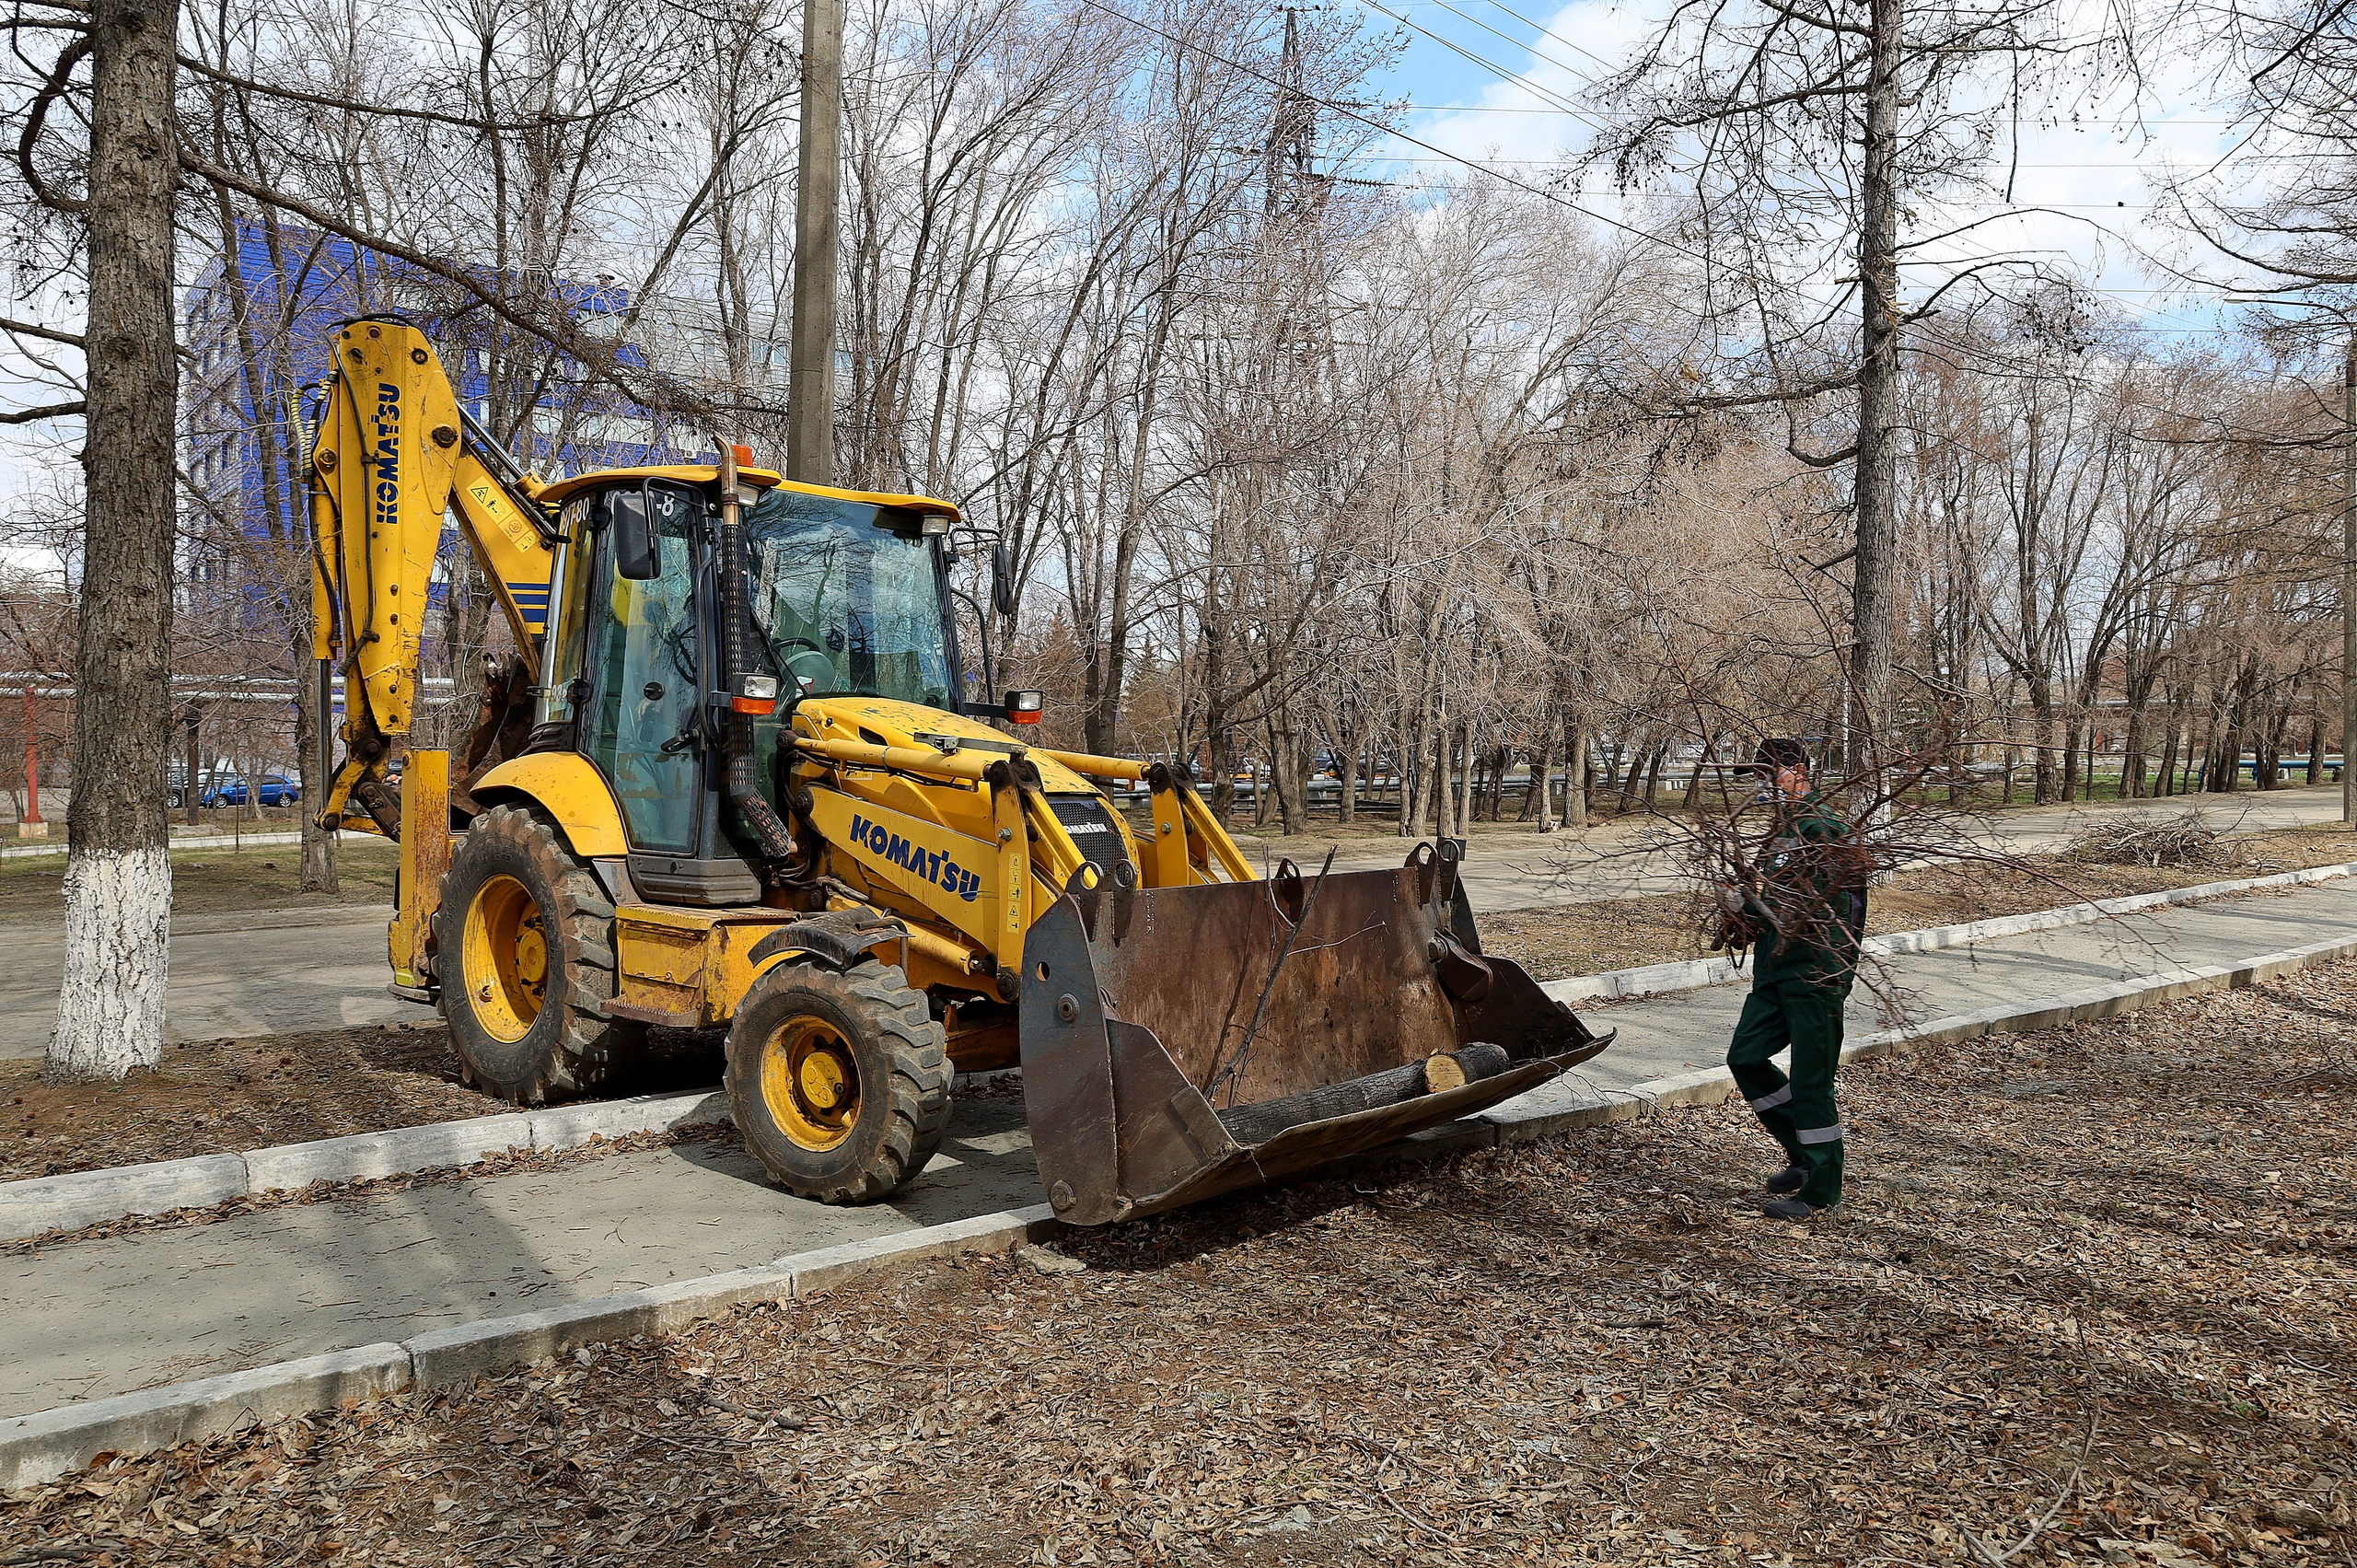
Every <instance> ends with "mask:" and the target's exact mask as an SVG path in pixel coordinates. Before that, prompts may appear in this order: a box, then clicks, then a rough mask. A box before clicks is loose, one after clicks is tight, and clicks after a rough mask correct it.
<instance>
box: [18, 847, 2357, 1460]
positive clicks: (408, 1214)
mask: <svg viewBox="0 0 2357 1568" xmlns="http://www.w3.org/2000/svg"><path fill="white" fill-rule="evenodd" d="M2335 932H2350V933H2357V887H2352V886H2351V885H2350V884H2348V883H2345V882H2342V883H2331V884H2326V885H2322V886H2318V887H2315V888H2309V889H2300V890H2298V891H2295V892H2292V893H2288V894H2280V895H2259V896H2254V897H2250V898H2245V899H2239V900H2230V901H2223V902H2217V903H2211V904H2203V905H2199V906H2195V907H2192V908H2185V909H2177V910H2170V911H2166V912H2161V913H2159V914H2157V915H2154V916H2145V917H2138V918H2137V920H2136V921H2135V923H2132V924H2130V923H2115V924H2109V925H2101V926H2082V927H2076V928H2072V929H2066V930H2062V931H2056V932H2048V933H2043V934H2041V935H2036V936H2031V937H2025V938H2019V939H2015V940H2012V941H2006V942H1996V943H1989V944H1985V945H1983V946H1981V947H1977V948H1971V949H1948V950H1945V951H1941V952H1933V953H1922V954H1913V955H1909V956H1907V957H1904V958H1898V959H1897V960H1895V961H1894V962H1893V963H1892V965H1891V967H1890V970H1889V972H1888V975H1887V977H1886V978H1887V981H1889V982H1890V983H1891V984H1892V985H1894V986H1896V987H1898V988H1899V989H1900V990H1902V991H1903V992H1904V993H1906V994H1907V995H1908V997H1909V998H1910V1000H1911V1003H1912V1005H1913V1007H1914V1009H1915V1010H1916V1012H1917V1014H1918V1016H1924V1017H1932V1016H1943V1015H1946V1014H1950V1013H1956V1012H1962V1011H1968V1010H1971V1009H1974V1008H1978V1007H1982V1006H1986V1005H1990V1004H1991V1003H1992V1002H1995V1001H1999V1000H2024V999H2028V998H2034V997H2038V996H2043V995H2050V994H2054V993H2060V992H2064V991H2070V990H2075V989H2078V988H2081V987H2084V986H2086V985H2090V984H2094V983H2096V982H2098V981H2113V980H2119V979H2121V978H2124V977H2128V976H2133V975H2137V974H2142V973H2149V972H2153V971H2154V970H2163V969H2171V968H2177V967H2182V966H2184V965H2188V964H2195V963H2203V962H2214V961H2218V960H2220V959H2225V958H2248V957H2254V956H2257V955H2258V954H2262V953H2269V952H2275V951H2279V950H2281V949H2282V948H2285V947H2295V946H2298V945H2299V944H2301V943H2304V942H2312V941H2317V940H2321V939H2322V938H2324V937H2325V936H2327V935H2331V934H2332V933H2335ZM1742 989H1743V988H1742V987H1741V986H1740V985H1734V986H1721V987H1716V988H1713V989H1711V990H1707V991H1701V992H1692V993H1684V994H1680V995H1676V996H1669V997H1663V998H1659V999H1656V1000H1654V1001H1650V1002H1636V1003H1629V1004H1623V1005H1618V1006H1612V1007H1599V1008H1594V1009H1593V1010H1592V1011H1591V1013H1590V1016H1591V1017H1592V1018H1594V1019H1596V1020H1599V1021H1603V1022H1608V1023H1609V1024H1611V1025H1613V1026H1615V1027H1618V1028H1620V1030H1621V1038H1620V1043H1619V1044H1617V1045H1616V1046H1615V1047H1614V1048H1613V1049H1612V1050H1611V1051H1608V1052H1607V1053H1606V1054H1605V1055H1603V1056H1602V1057H1599V1058H1597V1059H1596V1061H1595V1062H1593V1063H1589V1064H1588V1065H1587V1067H1586V1068H1585V1069H1584V1070H1583V1077H1584V1078H1585V1081H1586V1082H1587V1083H1588V1084H1589V1085H1590V1086H1594V1087H1599V1088H1603V1087H1625V1086H1628V1085H1630V1084H1632V1083H1635V1082H1639V1081H1641V1080H1643V1079H1646V1078H1652V1077H1658V1076H1662V1075H1664V1074H1674V1073H1678V1072H1683V1071H1685V1070H1687V1069H1689V1067H1694V1066H1702V1065H1711V1064H1714V1063H1715V1062H1716V1061H1717V1060H1718V1059H1719V1054H1720V1052H1721V1051H1722V1050H1723V1049H1724V1041H1725V1040H1726V1037H1727V1033H1728V1029H1729V1027H1730V1025H1731V1024H1732V1022H1733V1019H1734V1015H1735V1012H1736V1008H1737V1007H1738V1006H1739V1005H1741V1001H1742ZM1876 1014H1877V1006H1876V1003H1875V998H1874V997H1872V996H1871V995H1869V994H1867V993H1865V992H1864V990H1863V989H1862V991H1861V993H1860V994H1859V996H1858V997H1857V998H1856V999H1855V1001H1854V1002H1853V1004H1852V1028H1855V1029H1860V1030H1864V1029H1871V1028H1880V1027H1883V1020H1882V1019H1881V1018H1879V1017H1878V1016H1876ZM1537 1092H1538V1093H1539V1094H1542V1095H1543V1094H1546V1093H1548V1090H1547V1089H1545V1088H1542V1089H1540V1090H1538V1091H1537ZM1021 1114H1022V1113H1021V1101H1020V1099H1019V1098H1018V1097H1017V1096H1016V1094H1014V1093H1013V1092H1011V1091H1010V1090H1009V1089H1007V1088H1004V1087H1000V1086H993V1088H992V1089H991V1090H989V1091H986V1092H982V1093H979V1094H975V1095H972V1096H970V1097H967V1098H961V1100H960V1101H959V1103H958V1108H957V1110H956V1113H955V1116H954V1117H953V1120H952V1122H951V1126H950V1131H949V1139H948V1142H947V1144H946V1145H945V1152H946V1155H947V1156H949V1158H948V1159H947V1160H942V1159H936V1160H935V1164H934V1166H933V1167H931V1168H929V1169H928V1170H927V1171H926V1173H925V1174H924V1176H923V1177H922V1178H921V1179H919V1180H918V1182H916V1183H915V1184H914V1185H912V1186H911V1188H909V1189H908V1190H907V1191H904V1192H903V1194H902V1195H901V1197H900V1200H898V1201H896V1202H892V1203H890V1204H887V1205H880V1206H877V1207H872V1208H865V1209H841V1208H829V1207H827V1206H825V1205H822V1204H818V1203H810V1202H802V1201H800V1200H798V1199H795V1198H792V1197H789V1196H786V1195H785V1194H784V1193H781V1192H778V1191H775V1190H773V1189H772V1188H769V1187H766V1186H764V1185H761V1183H760V1182H759V1181H758V1180H757V1179H755V1176H754V1173H753V1171H752V1169H751V1168H750V1167H749V1164H748V1163H747V1161H746V1160H745V1158H744V1156H742V1155H741V1154H740V1153H739V1152H737V1148H736V1145H735V1144H733V1143H726V1142H723V1143H710V1144H686V1145H681V1146H678V1147H673V1148H667V1149H656V1150H651V1151H645V1152H640V1153H633V1154H620V1155H611V1156H604V1157H602V1158H595V1159H590V1160H586V1161H584V1162H581V1163H578V1164H575V1165H571V1166H563V1167H556V1168H553V1169H542V1170H533V1171H524V1172H519V1173H516V1174H513V1175H507V1176H501V1177H493V1178H489V1179H478V1180H468V1181H456V1182H446V1183H437V1184H434V1185H428V1186H422V1187H417V1188H412V1189H409V1190H406V1191H389V1192H381V1193H377V1194H375V1195H372V1196H367V1197H361V1198H353V1199H347V1200H344V1201H343V1202H328V1203H314V1204H308V1205H299V1206H289V1207H285V1208H279V1209H272V1210H266V1211H262V1212H260V1213H256V1214H246V1215H242V1216H239V1217H236V1218H232V1219H226V1220H223V1221H220V1222H218V1223H215V1224H212V1225H193V1226H186V1227H180V1228H175V1229H168V1230H159V1231H153V1232H147V1233H145V1234H133V1235H126V1236H121V1237H111V1238H103V1239H99V1240H93V1241H86V1242H80V1243H75V1244H72V1245H68V1246H61V1247H55V1248H52V1249H46V1250H44V1251H41V1252H38V1253H35V1254H33V1255H31V1256H29V1257H23V1258H18V1259H14V1260H11V1261H10V1263H9V1266H8V1268H7V1269H6V1270H5V1271H0V1321H5V1322H6V1323H7V1324H8V1325H9V1347H8V1349H9V1353H8V1354H7V1355H6V1357H5V1358H0V1414H18V1413H22V1412H24V1411H32V1410H40V1409H46V1408H48V1407H50V1406H52V1405H57V1404H61V1403H65V1402H69V1401H72V1400H80V1399H87V1398H94V1397H99V1396H103V1395H107V1394H112V1393H120V1392H123V1391H125V1390H128V1389H131V1388H140V1387H145V1386H148V1385H151V1384H155V1383H161V1382H168V1381H172V1380H175V1379H178V1378H183V1377H189V1376H204V1375H207V1374H211V1373H215V1372H223V1371H229V1370H233V1369H235V1368H238V1367H241V1366H250V1365H260V1364H261V1363H264V1362H268V1361H273V1360H282V1359H284V1358H287V1357H290V1356H296V1355H306V1354H311V1353H317V1352H320V1351H325V1350H331V1349H337V1348H342V1347H345V1346H350V1345H357V1344H366V1343H370V1342H376V1341H379V1340H386V1339H393V1338H399V1337H401V1336H404V1335H407V1334H411V1333H414V1332H417V1331H420V1330H424V1329H428V1328H435V1327H440V1326H444V1325H447V1324H450V1323H456V1322H462V1321H468V1320H471V1319H474V1318H486V1317H496V1316H499V1315H502V1314H505V1313H508V1312H513V1311H517V1310H520V1309H527V1308H530V1307H544V1306H550V1305H553V1304H555V1303H558V1302H562V1301H570V1300H576V1299H586V1298H589V1297H594V1296H598V1295H608V1294H610V1293H612V1292H615V1291H621V1290H629V1289H634V1288H638V1287H641V1286H644V1285H646V1284H650V1283H659V1282H661V1281H665V1280H670V1279H681V1278H688V1277H692V1276H694V1275H698V1274H705V1273H711V1272H718V1271H723V1270H727V1269H733V1268H742V1267H747V1266H750V1265H756V1264H761V1263H765V1262H767V1261H769V1260H772V1259H773V1258H776V1257H779V1256H781V1255H784V1254H785V1253H788V1252H794V1251H799V1250H801V1249H806V1248H810V1247H819V1246H825V1245H829V1244H830V1243H833V1242H837V1241H842V1240H848V1239H853V1238H856V1237H864V1236H873V1235H878V1234H886V1233H889V1232H892V1231H895V1230H900V1229H904V1228H908V1227H911V1226H914V1225H925V1224H931V1223H935V1222H937V1221H940V1220H944V1219H949V1218H955V1217H958V1216H961V1215H967V1214H986V1213H992V1212H994V1211H998V1210H1003V1209H1006V1208H1010V1207H1016V1206H1019V1205H1021V1204H1025V1203H1030V1202H1037V1201H1038V1199H1039V1193H1038V1188H1037V1182H1036V1178H1035V1177H1034V1175H1033V1173H1032V1167H1031V1163H1030V1158H1029V1143H1030V1140H1029V1135H1028V1132H1026V1130H1025V1129H1024V1127H1023V1125H1022V1122H1021Z"/></svg>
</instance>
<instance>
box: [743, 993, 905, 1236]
mask: <svg viewBox="0 0 2357 1568" xmlns="http://www.w3.org/2000/svg"><path fill="white" fill-rule="evenodd" d="M804 1015H811V1016H817V1017H818V1018H819V1019H821V1020H823V1021H825V1022H826V1023H828V1024H830V1025H831V1026H832V1027H833V1028H834V1030H835V1032H837V1033H838V1034H840V1035H841V1036H842V1039H843V1040H845V1041H846V1042H847V1043H848V1044H849V1045H850V1047H851V1049H852V1051H853V1060H854V1064H855V1065H856V1067H857V1069H858V1073H859V1086H860V1098H859V1110H858V1114H857V1117H856V1118H855V1120H854V1121H853V1123H852V1126H851V1131H850V1133H849V1135H848V1136H846V1137H845V1138H844V1139H843V1141H842V1143H840V1144H836V1145H835V1146H833V1147H832V1148H828V1149H811V1148H807V1147H805V1146H804V1145H803V1144H799V1143H796V1142H795V1140H794V1139H793V1138H792V1137H791V1136H789V1135H788V1134H787V1132H786V1131H785V1129H784V1127H782V1126H780V1125H779V1124H778V1121H777V1119H776V1118H775V1117H774V1116H773V1115H772V1113H771V1110H770V1108H769V1104H768V1102H767V1101H766V1100H765V1099H764V1098H763V1097H762V1094H761V1051H762V1050H763V1048H764V1046H765V1045H766V1044H767V1042H768V1041H769V1040H770V1039H771V1038H772V1036H773V1035H774V1034H776V1033H777V1031H778V1030H779V1029H781V1028H784V1026H785V1025H786V1024H787V1023H788V1022H789V1021H790V1020H792V1019H794V1018H795V1017H798V1016H804ZM950 1076H951V1069H950V1066H949V1040H948V1036H947V1034H946V1031H945V1030H944V1029H943V1028H942V1027H941V1025H940V1023H939V1022H938V1021H937V1020H936V1019H935V1017H934V1016H933V1011H932V1009H931V1008H930V1007H929V1006H927V1005H926V1003H925V998H924V993H923V992H919V991H911V989H909V983H908V977H907V976H906V975H904V974H902V973H901V971H900V970H899V969H898V968H897V967H895V966H892V965H888V964H879V963H862V964H855V965H853V967H852V968H851V969H850V970H844V971H837V970H830V969H828V968H826V967H825V966H823V965H820V964H817V963H808V962H795V961H792V960H789V961H788V962H786V963H784V964H780V965H778V966H777V967H776V968H774V969H772V970H767V971H765V972H764V973H763V974H762V975H761V978H760V979H759V980H757V981H754V982H753V985H752V989H751V990H749V991H748V992H747V993H745V999H744V1000H743V1001H742V1002H741V1003H739V1004H738V1005H737V1016H736V1017H735V1018H734V1019H733V1020H731V1022H730V1025H729V1029H728V1072H727V1088H728V1102H729V1105H730V1106H731V1107H732V1108H733V1110H734V1114H735V1117H736V1121H737V1133H738V1135H739V1136H741V1137H742V1138H743V1139H744V1140H745V1146H746V1147H747V1148H748V1149H749V1150H751V1151H752V1154H753V1157H754V1158H755V1159H758V1160H759V1161H761V1168H762V1169H764V1170H766V1171H768V1172H769V1174H770V1177H771V1179H772V1180H774V1181H775V1182H776V1183H777V1184H778V1185H779V1186H781V1187H784V1188H785V1189H786V1190H787V1191H791V1192H795V1193H797V1194H799V1195H800V1196H802V1197H805V1198H816V1199H819V1201H820V1202H828V1203H872V1202H875V1201H876V1200H877V1199H879V1198H883V1197H887V1196H888V1195H890V1194H891V1193H893V1192H895V1191H899V1190H900V1188H901V1187H903V1186H905V1185H907V1184H908V1182H909V1181H910V1180H911V1179H913V1178H914V1177H915V1176H916V1174H917V1173H918V1172H919V1171H921V1170H923V1168H924V1167H925V1162H926V1161H927V1160H929V1159H931V1158H932V1157H933V1155H934V1151H935V1149H937V1148H939V1147H940V1146H941V1134H942V1131H943V1129H945V1128H946V1127H947V1126H948V1124H949V1081H950ZM879 1084H880V1085H884V1086H886V1092H885V1093H883V1094H880V1095H879V1094H877V1093H875V1092H874V1086H877V1085H879Z"/></svg>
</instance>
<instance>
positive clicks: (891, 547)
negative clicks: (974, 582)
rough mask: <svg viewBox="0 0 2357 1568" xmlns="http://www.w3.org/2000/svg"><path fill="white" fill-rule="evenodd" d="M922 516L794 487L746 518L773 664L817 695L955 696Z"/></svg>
mask: <svg viewBox="0 0 2357 1568" xmlns="http://www.w3.org/2000/svg"><path fill="white" fill-rule="evenodd" d="M916 520H917V519H916V515H915V514H913V513H910V512H902V511H898V510H893V509H888V508H885V507H882V506H875V505H868V504H867V503H865V502H859V501H839V500H836V499H834V498H832V497H830V496H825V495H805V494H801V493H799V492H797V491H792V490H784V489H777V490H771V491H768V492H765V493H764V494H762V496H761V500H760V501H758V502H757V503H755V504H754V506H753V509H752V511H751V512H750V513H749V514H748V515H747V517H746V518H745V555H746V565H747V568H748V575H749V576H750V578H751V582H750V584H749V595H748V597H749V598H750V600H751V605H752V615H753V624H754V626H755V628H756V629H757V630H758V631H759V632H760V633H761V643H762V645H763V651H764V652H765V653H766V654H767V656H768V659H767V663H768V665H769V668H770V669H771V670H772V673H775V674H778V675H782V676H786V677H790V678H791V679H793V680H795V682H796V683H797V684H798V685H799V686H800V688H801V690H802V691H804V692H805V693H806V694H807V695H810V696H814V697H840V696H853V695H857V696H868V697H888V698H891V699H894V700H896V701H899V702H904V703H922V704H923V705H924V706H926V707H929V708H946V707H950V706H952V705H953V704H952V702H951V693H952V691H953V690H954V687H953V684H952V682H951V679H950V673H949V672H950V664H949V637H948V633H947V631H946V629H945V627H944V626H943V623H942V613H941V587H940V582H939V579H938V577H937V575H935V568H934V557H933V541H932V540H929V539H924V538H921V537H919V536H918V535H917V533H916V531H915V523H916Z"/></svg>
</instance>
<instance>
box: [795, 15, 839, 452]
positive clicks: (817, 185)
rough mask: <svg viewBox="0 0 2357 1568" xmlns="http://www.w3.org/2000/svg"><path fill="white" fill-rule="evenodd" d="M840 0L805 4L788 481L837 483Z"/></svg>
mask: <svg viewBox="0 0 2357 1568" xmlns="http://www.w3.org/2000/svg"><path fill="white" fill-rule="evenodd" d="M842 132H843V11H842V0H802V149H801V167H800V168H799V169H798V170H797V172H796V175H795V188H794V360H793V369H792V376H793V380H792V381H791V382H790V383H789V385H788V386H787V388H786V398H785V422H786V447H785V477H786V478H788V479H791V480H797V481H799V482H802V483H805V484H832V483H833V482H834V478H835V256H836V251H837V250H838V248H839V241H840V238H841V226H840V220H839V218H838V215H837V205H836V193H837V191H838V189H839V188H840V186H841V185H842Z"/></svg>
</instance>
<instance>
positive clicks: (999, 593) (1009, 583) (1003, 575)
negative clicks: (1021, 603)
mask: <svg viewBox="0 0 2357 1568" xmlns="http://www.w3.org/2000/svg"><path fill="white" fill-rule="evenodd" d="M991 603H992V604H993V605H995V606H997V607H998V612H999V613H1000V614H1001V615H1004V616H1008V617H1012V616H1013V615H1014V614H1015V552H1013V551H1011V550H1009V549H1008V548H1007V547H1006V541H1005V540H1000V541H999V542H998V543H996V544H994V545H992V546H991Z"/></svg>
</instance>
